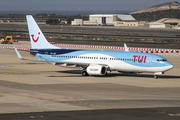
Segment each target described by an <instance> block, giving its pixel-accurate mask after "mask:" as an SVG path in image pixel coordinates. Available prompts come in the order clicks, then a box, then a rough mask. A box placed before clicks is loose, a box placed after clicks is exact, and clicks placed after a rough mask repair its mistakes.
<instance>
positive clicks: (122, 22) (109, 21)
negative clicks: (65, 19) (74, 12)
mask: <svg viewBox="0 0 180 120" xmlns="http://www.w3.org/2000/svg"><path fill="white" fill-rule="evenodd" d="M71 25H113V26H138V22H137V21H136V20H135V19H134V18H133V17H132V16H131V15H121V14H94V15H89V21H82V19H74V21H72V22H71Z"/></svg>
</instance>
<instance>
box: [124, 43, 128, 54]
mask: <svg viewBox="0 0 180 120" xmlns="http://www.w3.org/2000/svg"><path fill="white" fill-rule="evenodd" d="M124 48H125V51H126V52H129V50H128V48H127V45H126V43H124Z"/></svg>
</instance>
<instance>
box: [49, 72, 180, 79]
mask: <svg viewBox="0 0 180 120" xmlns="http://www.w3.org/2000/svg"><path fill="white" fill-rule="evenodd" d="M53 72H57V73H58V74H60V73H66V74H69V75H68V76H66V75H62V76H59V75H57V76H56V75H53V76H48V77H81V76H82V75H81V73H82V70H67V71H53ZM71 74H72V75H71ZM74 74H76V75H74ZM119 76H127V77H142V78H154V75H153V74H152V75H150V74H136V73H109V72H108V74H107V75H106V76H94V77H119ZM84 77H89V76H84ZM159 78H163V79H173V78H174V79H176V78H180V76H173V75H159Z"/></svg>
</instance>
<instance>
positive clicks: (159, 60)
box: [157, 59, 167, 62]
mask: <svg viewBox="0 0 180 120" xmlns="http://www.w3.org/2000/svg"><path fill="white" fill-rule="evenodd" d="M157 61H158V62H162V61H167V60H166V59H157Z"/></svg>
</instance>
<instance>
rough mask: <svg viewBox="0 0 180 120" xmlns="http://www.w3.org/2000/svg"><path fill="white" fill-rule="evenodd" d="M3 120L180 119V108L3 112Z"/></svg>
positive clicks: (1, 116) (0, 116) (0, 117)
mask: <svg viewBox="0 0 180 120" xmlns="http://www.w3.org/2000/svg"><path fill="white" fill-rule="evenodd" d="M0 119H1V120H32V119H34V120H120V119H122V120H179V119H180V108H178V107H174V108H143V109H138V108H137V109H114V110H92V111H68V112H63V111H62V112H59V111H55V112H38V113H21V114H3V115H0Z"/></svg>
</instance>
